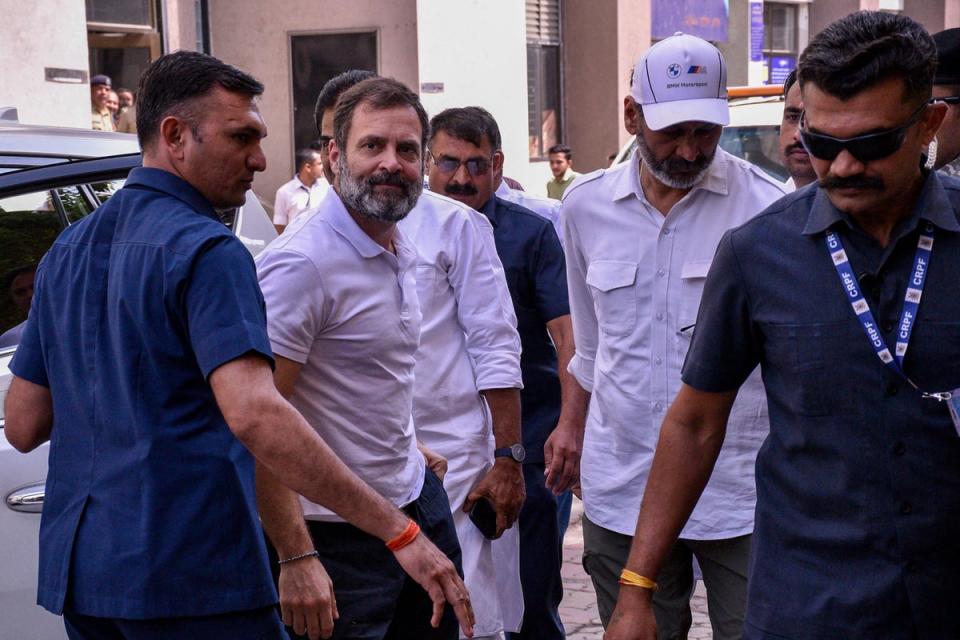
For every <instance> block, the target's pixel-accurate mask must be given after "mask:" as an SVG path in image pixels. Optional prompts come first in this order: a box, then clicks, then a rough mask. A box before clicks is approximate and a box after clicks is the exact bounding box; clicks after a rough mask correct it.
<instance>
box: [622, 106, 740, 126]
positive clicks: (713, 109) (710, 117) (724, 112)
mask: <svg viewBox="0 0 960 640" xmlns="http://www.w3.org/2000/svg"><path fill="white" fill-rule="evenodd" d="M638 102H639V101H638ZM641 106H642V108H643V119H644V120H645V121H646V123H647V127H649V128H650V129H652V130H653V131H659V130H660V129H666V128H667V127H672V126H673V125H675V124H678V123H680V122H709V123H710V124H719V125H722V126H724V127H725V126H727V125H728V124H730V107H729V105H728V104H727V101H726V100H724V99H717V98H700V99H696V100H673V101H671V102H656V103H651V104H644V105H641Z"/></svg>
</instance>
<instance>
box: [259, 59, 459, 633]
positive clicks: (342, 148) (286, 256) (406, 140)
mask: <svg viewBox="0 0 960 640" xmlns="http://www.w3.org/2000/svg"><path fill="white" fill-rule="evenodd" d="M427 131H428V122H427V116H426V113H425V112H424V110H423V107H422V105H421V104H420V101H419V99H418V98H417V96H416V94H414V93H412V92H411V91H410V90H409V89H407V88H406V87H405V86H403V85H402V84H400V83H399V82H397V81H395V80H390V79H386V78H371V79H369V80H366V81H364V82H361V83H360V84H358V85H356V86H354V87H353V88H351V89H350V90H348V91H347V92H345V93H344V94H343V95H342V96H341V97H340V99H339V100H338V102H337V106H336V109H335V115H334V119H333V139H332V140H331V141H330V144H329V160H330V162H331V163H332V165H333V167H334V172H335V176H336V180H335V187H334V190H335V192H334V193H330V194H328V196H327V197H326V198H325V199H324V200H323V201H322V202H321V203H320V205H319V206H318V207H317V208H316V209H315V212H314V214H313V215H312V216H311V217H310V218H309V219H308V220H306V221H304V222H303V224H298V225H296V226H295V228H292V229H290V230H288V231H287V232H286V233H284V234H283V235H282V236H280V237H279V238H278V239H277V240H275V241H274V242H273V243H271V245H270V246H269V247H267V249H266V250H264V252H263V253H261V254H260V256H258V259H257V270H258V275H259V278H260V285H261V288H262V289H263V294H264V299H265V300H266V305H267V324H268V329H269V334H270V342H271V346H272V348H273V351H274V354H275V355H276V361H277V364H276V373H275V376H274V378H275V381H276V385H277V388H278V389H279V390H280V392H281V393H282V394H283V395H285V396H287V397H289V398H290V401H291V403H292V404H293V405H294V406H295V407H297V408H298V409H299V410H300V411H301V413H302V414H303V415H304V417H305V418H306V419H307V421H308V422H309V423H310V424H311V426H312V427H313V428H314V429H315V430H316V431H317V432H318V433H319V434H320V435H321V436H322V437H323V439H324V441H325V442H327V443H328V444H329V445H330V447H331V448H332V449H333V450H334V451H335V452H336V453H337V455H338V456H339V457H340V458H341V459H342V460H344V461H345V462H346V464H347V465H348V466H350V468H351V469H352V470H353V471H354V472H355V473H356V474H357V475H358V476H360V478H362V479H363V480H365V481H366V482H367V483H369V484H370V485H371V486H372V487H373V488H374V490H376V491H377V492H378V493H379V494H380V495H382V496H383V497H385V498H386V499H387V500H389V501H390V502H392V503H393V504H394V505H396V506H397V507H400V508H402V509H403V510H404V511H405V512H406V513H407V514H408V515H409V516H410V518H412V520H413V521H414V522H415V523H417V524H418V525H419V530H422V531H423V533H424V534H425V535H427V536H428V537H429V538H430V539H431V540H432V541H433V542H434V543H435V544H436V545H437V546H438V547H439V548H440V549H441V550H442V551H444V552H445V553H446V554H447V555H448V556H449V558H450V559H451V560H452V561H453V562H455V563H456V564H457V565H458V567H459V565H460V547H459V545H458V543H457V536H456V530H455V528H454V523H453V520H452V517H451V514H450V509H449V506H448V503H447V496H446V493H445V492H444V490H443V486H442V484H441V481H440V479H439V478H438V477H437V475H436V474H435V473H434V471H433V470H432V469H430V468H427V465H426V463H425V459H424V455H425V454H423V455H422V454H421V452H420V451H419V449H418V442H417V440H416V437H415V434H414V426H413V421H412V409H413V406H412V405H413V382H414V365H415V354H416V351H417V346H418V342H419V337H420V326H421V309H420V303H419V299H418V296H417V283H416V269H417V252H416V248H415V247H414V246H413V245H412V244H411V242H410V241H409V240H408V238H407V236H406V235H405V234H404V233H403V232H402V231H400V230H399V229H398V228H397V223H398V222H399V221H400V220H402V219H403V218H404V217H405V216H406V215H407V214H408V213H409V211H410V210H411V209H412V208H413V207H414V205H415V204H416V203H417V199H418V198H419V197H420V193H421V191H422V190H423V162H424V153H423V150H424V148H425V142H426V136H427ZM261 471H263V473H260V472H261ZM257 497H258V503H259V506H260V514H261V518H262V520H263V525H264V528H265V530H266V532H267V534H268V536H269V537H270V539H271V541H272V542H273V544H274V546H275V547H276V549H277V552H278V555H279V556H280V558H286V559H288V560H289V561H284V562H283V564H282V565H281V568H280V575H279V582H280V590H281V593H284V592H290V593H292V594H294V598H295V600H294V601H293V602H292V603H287V602H284V600H283V599H281V606H282V607H283V609H284V621H285V622H286V623H287V624H288V625H292V626H293V627H294V629H293V631H294V632H295V633H298V634H301V633H303V631H304V627H306V628H307V629H308V630H309V631H310V636H311V638H313V637H316V634H317V633H324V634H329V633H330V631H331V627H332V633H333V635H332V637H334V638H364V639H366V638H410V639H411V640H412V639H428V640H429V639H432V638H437V639H440V638H442V639H448V640H456V638H457V622H456V618H455V617H454V615H453V612H451V611H450V610H447V611H443V610H442V607H440V606H437V605H434V604H433V603H432V602H431V598H430V597H428V594H427V593H426V592H424V590H423V589H422V588H421V587H420V586H419V585H417V584H416V583H414V582H412V581H410V580H407V579H406V578H405V575H404V573H403V570H402V569H401V567H400V566H399V565H398V564H397V563H396V562H395V561H394V560H393V558H392V557H391V554H390V551H389V549H387V548H385V547H384V546H383V544H382V543H381V542H380V541H379V540H378V539H376V538H374V537H372V536H370V535H368V534H366V533H364V532H363V531H361V530H360V529H358V528H356V527H354V526H352V525H350V524H347V523H345V522H343V520H342V519H340V518H339V517H337V516H336V515H335V514H334V513H333V512H331V511H330V510H328V509H325V508H324V507H322V506H320V505H318V504H315V503H313V502H311V501H310V500H307V499H304V498H303V497H299V498H298V496H297V495H296V494H294V493H293V492H291V491H290V490H288V489H286V488H285V487H284V486H282V485H280V484H279V483H278V482H277V481H276V480H275V479H274V478H273V477H272V476H271V474H270V473H269V472H267V471H266V470H265V469H258V486H257ZM305 519H306V521H305ZM414 533H415V531H414ZM314 551H315V552H316V555H318V557H319V558H320V560H321V562H322V566H321V563H318V562H316V561H315V559H314V558H311V557H307V556H312V555H314ZM328 574H329V576H328ZM331 581H332V585H333V587H332V589H333V593H331ZM464 591H465V590H464ZM430 595H432V596H435V594H430ZM297 598H300V599H301V600H297ZM302 598H310V599H313V602H308V603H306V606H304V604H305V603H304V602H303V601H302ZM463 604H464V605H465V606H466V604H467V603H466V602H464V603H463ZM431 609H432V611H433V615H432V618H431V616H430V613H431ZM428 619H430V625H428V624H427V620H428ZM472 622H473V619H472V613H471V614H470V616H469V619H468V620H464V624H463V625H462V628H463V631H464V634H465V635H467V636H470V635H471V634H472Z"/></svg>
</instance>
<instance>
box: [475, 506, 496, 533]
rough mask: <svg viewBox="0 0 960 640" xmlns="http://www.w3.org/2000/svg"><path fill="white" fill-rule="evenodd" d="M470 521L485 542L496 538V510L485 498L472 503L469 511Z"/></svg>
mask: <svg viewBox="0 0 960 640" xmlns="http://www.w3.org/2000/svg"><path fill="white" fill-rule="evenodd" d="M470 521H471V522H473V524H474V525H476V527H477V529H479V530H480V533H482V534H483V537H484V538H486V539H487V540H493V539H494V538H496V537H497V510H496V509H494V508H493V503H491V502H490V501H489V500H487V499H486V498H480V499H479V500H477V501H476V502H474V503H473V508H472V509H470Z"/></svg>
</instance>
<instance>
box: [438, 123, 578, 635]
mask: <svg viewBox="0 0 960 640" xmlns="http://www.w3.org/2000/svg"><path fill="white" fill-rule="evenodd" d="M430 124H431V137H430V158H431V162H430V170H429V175H430V189H431V190H432V191H435V192H437V193H443V194H444V195H448V196H450V197H452V198H454V199H456V200H459V201H460V202H462V203H464V204H466V205H467V206H470V207H472V208H474V209H476V210H477V211H479V212H481V213H482V214H484V215H485V216H486V217H487V219H489V221H490V223H491V224H492V225H493V232H494V239H495V242H496V248H497V253H498V254H499V256H500V260H501V261H502V263H503V267H504V270H505V272H506V279H507V286H508V287H509V289H510V296H511V298H512V300H513V306H514V311H515V313H516V316H517V329H518V331H519V333H520V341H521V344H522V347H523V350H522V353H521V360H520V366H521V370H522V372H523V387H524V388H523V392H522V394H521V400H522V430H523V447H522V448H521V449H522V451H519V450H518V454H519V455H516V457H515V459H516V460H517V461H518V462H522V463H523V465H522V466H523V476H524V483H525V486H526V495H527V498H526V502H525V503H524V506H523V510H522V511H521V512H520V579H521V584H522V586H523V600H524V619H523V626H522V628H521V631H520V632H519V633H516V634H509V637H511V638H518V639H525V638H530V639H536V640H551V639H553V638H563V637H564V630H563V625H562V624H561V622H560V617H559V611H558V606H559V604H560V600H561V598H562V597H563V587H562V584H561V580H560V558H561V547H560V537H559V531H558V523H557V503H556V498H555V497H554V493H560V492H563V491H565V490H567V489H569V488H570V487H571V486H572V485H573V484H574V483H575V482H576V478H577V466H578V462H579V448H580V441H581V437H582V433H583V431H582V429H583V422H584V419H585V415H584V414H585V411H586V397H585V394H584V393H583V390H582V389H580V388H579V386H578V385H577V383H576V381H574V380H573V378H572V377H571V376H570V375H569V374H568V373H567V372H566V363H567V361H568V360H569V359H570V357H572V355H573V349H574V347H573V341H572V335H571V333H572V331H571V326H570V316H569V308H568V305H567V291H566V280H565V277H564V267H563V252H562V249H561V247H560V241H559V240H558V239H557V234H556V232H555V231H554V230H553V226H552V225H551V224H550V222H549V221H548V220H546V219H544V218H542V217H540V216H538V215H537V214H535V213H533V212H531V211H529V210H527V209H524V208H522V207H519V206H517V205H515V204H512V203H509V202H506V201H505V200H501V199H500V198H498V197H497V196H496V195H495V194H494V187H495V186H496V181H497V179H498V178H499V176H500V173H501V171H502V167H503V151H502V150H501V144H500V142H501V141H500V130H499V127H497V123H496V121H495V120H494V119H493V116H491V115H490V113H488V112H487V111H486V110H484V109H482V108H480V107H464V108H457V109H447V110H445V111H442V112H440V113H439V114H437V115H436V116H434V117H433V119H432V120H431V123H430Z"/></svg>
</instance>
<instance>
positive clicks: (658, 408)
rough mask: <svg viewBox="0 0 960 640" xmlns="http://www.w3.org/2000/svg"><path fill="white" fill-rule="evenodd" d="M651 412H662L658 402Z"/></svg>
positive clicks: (661, 406)
mask: <svg viewBox="0 0 960 640" xmlns="http://www.w3.org/2000/svg"><path fill="white" fill-rule="evenodd" d="M653 410H654V411H656V412H657V413H660V412H661V411H663V405H662V404H660V403H659V402H658V403H657V404H655V405H653Z"/></svg>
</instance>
